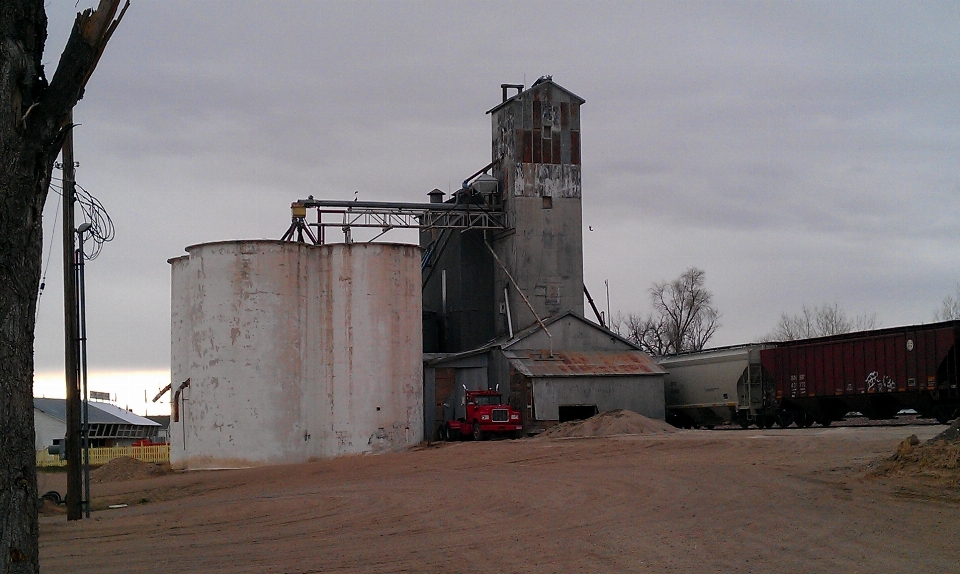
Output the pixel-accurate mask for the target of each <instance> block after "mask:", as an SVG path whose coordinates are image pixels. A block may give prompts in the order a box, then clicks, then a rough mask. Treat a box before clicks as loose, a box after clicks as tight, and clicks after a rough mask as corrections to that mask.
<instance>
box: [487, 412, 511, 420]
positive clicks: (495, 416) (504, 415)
mask: <svg viewBox="0 0 960 574" xmlns="http://www.w3.org/2000/svg"><path fill="white" fill-rule="evenodd" d="M490 420H492V421H493V422H495V423H505V422H507V421H508V420H510V411H508V410H507V409H493V412H492V413H490Z"/></svg>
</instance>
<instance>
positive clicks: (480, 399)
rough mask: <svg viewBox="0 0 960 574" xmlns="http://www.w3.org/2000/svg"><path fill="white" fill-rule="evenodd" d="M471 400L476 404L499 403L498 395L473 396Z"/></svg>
mask: <svg viewBox="0 0 960 574" xmlns="http://www.w3.org/2000/svg"><path fill="white" fill-rule="evenodd" d="M473 401H474V402H475V403H476V404H478V405H499V404H500V395H493V396H490V395H480V396H477V397H473Z"/></svg>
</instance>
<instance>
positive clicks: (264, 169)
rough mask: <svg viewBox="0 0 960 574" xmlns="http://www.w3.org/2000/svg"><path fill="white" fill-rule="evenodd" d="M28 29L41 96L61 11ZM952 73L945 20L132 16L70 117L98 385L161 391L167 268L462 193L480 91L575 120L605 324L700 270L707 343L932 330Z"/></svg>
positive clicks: (950, 187) (713, 9)
mask: <svg viewBox="0 0 960 574" xmlns="http://www.w3.org/2000/svg"><path fill="white" fill-rule="evenodd" d="M48 10H49V11H50V16H51V41H50V45H49V47H48V53H47V57H46V58H45V60H46V62H47V66H48V73H52V66H54V65H55V63H56V61H57V59H58V57H57V56H58V53H59V50H60V49H61V48H62V45H63V39H64V38H65V36H66V33H67V31H68V30H69V26H70V22H71V20H72V13H73V12H74V7H73V3H72V2H65V3H58V4H57V5H51V6H49V7H48ZM958 60H960V7H958V6H957V5H956V4H955V3H949V2H943V3H933V2H921V3H897V2H890V3H870V4H869V5H867V4H862V3H845V2H844V3H792V2H764V3H757V2H724V3H703V2H640V3H616V2H600V3H591V4H583V3H574V2H569V3H554V2H543V3H540V2H493V3H480V4H476V5H466V4H461V3H444V2H437V3H423V2H403V3H357V2H352V3H341V2H319V3H318V2H282V3H281V2H270V3H257V2H201V3H197V2H172V1H164V2H157V1H154V2H150V1H141V2H135V3H134V5H133V6H132V7H131V9H130V11H129V12H128V14H127V17H126V18H125V20H124V22H123V23H122V25H121V26H120V28H119V29H118V31H117V33H116V35H115V37H114V38H113V40H112V42H111V45H110V46H109V48H108V49H107V52H106V53H105V55H104V57H103V60H102V61H101V64H100V68H99V69H98V70H97V72H96V74H95V75H94V76H93V78H92V80H91V83H90V85H89V87H88V89H87V94H86V97H85V99H84V100H83V101H82V102H81V103H80V105H79V106H78V108H77V112H76V113H77V120H78V121H79V122H80V123H81V124H83V125H82V126H81V127H80V128H79V129H78V131H77V134H76V137H77V157H78V159H79V160H80V162H81V169H80V171H79V173H78V178H79V180H80V182H81V183H82V184H83V185H84V186H85V187H86V188H87V189H90V190H91V191H93V192H94V193H95V194H97V196H98V197H100V199H101V200H102V201H103V203H104V204H105V205H106V206H107V208H108V209H109V210H110V213H111V215H112V216H113V218H114V220H115V221H116V223H117V229H118V233H117V239H116V241H115V242H114V243H112V244H110V245H108V246H107V247H106V248H105V250H104V253H103V255H102V256H101V258H100V259H98V260H96V261H95V262H93V263H91V265H90V266H89V267H88V273H89V277H90V279H89V292H88V297H89V301H90V303H89V304H90V336H91V343H90V345H91V346H90V360H91V366H94V367H99V368H163V367H165V366H167V364H168V361H169V342H168V337H169V285H168V283H169V269H168V266H167V264H166V259H168V258H170V257H174V256H177V255H179V254H181V253H182V252H183V248H184V247H185V246H187V245H190V244H193V243H198V242H202V241H214V240H222V239H234V238H247V237H279V235H280V234H281V233H282V232H283V231H284V230H285V229H286V226H287V224H288V223H289V212H288V206H289V203H290V201H292V200H293V199H296V198H298V197H304V196H306V195H308V194H313V195H315V196H317V197H329V198H348V197H352V196H353V192H354V191H355V190H356V191H359V193H360V195H361V197H363V198H365V199H379V200H405V201H420V200H423V199H425V193H426V192H427V191H429V190H430V189H432V188H434V187H440V188H441V189H444V190H446V189H447V188H448V187H456V186H457V185H458V183H459V182H460V181H461V180H462V179H463V178H464V177H466V176H467V175H469V174H470V173H472V172H473V171H475V170H476V169H478V168H480V167H482V166H483V165H484V164H486V163H487V162H488V161H489V157H490V126H489V118H488V116H486V115H485V114H484V112H485V111H486V110H488V109H489V108H491V107H493V106H494V105H496V104H497V103H498V102H499V99H500V88H499V85H500V83H503V82H525V83H526V84H528V85H529V84H530V83H532V81H533V80H535V79H536V77H537V76H539V75H541V74H553V75H554V78H555V79H556V80H557V81H558V82H559V83H560V84H561V85H563V86H565V87H567V88H569V89H570V90H572V91H574V92H575V93H577V94H579V95H581V96H582V97H584V98H586V100H587V103H586V104H585V106H584V108H583V146H584V148H583V160H584V176H583V177H584V197H583V201H584V224H585V225H592V226H593V227H594V229H595V231H594V232H587V233H585V234H584V241H585V264H584V265H585V277H586V281H587V284H588V287H590V289H591V291H592V292H593V294H594V296H595V297H596V296H597V293H598V292H602V289H603V281H604V279H609V281H610V286H611V306H612V307H613V310H614V312H616V311H617V310H620V311H623V312H630V311H643V310H645V309H646V308H647V304H648V302H647V296H646V288H647V286H648V285H649V284H650V283H651V282H652V281H655V280H660V279H669V278H671V277H673V276H675V275H676V274H678V273H680V272H682V271H683V270H684V269H685V268H687V267H689V266H691V265H696V266H699V267H702V268H704V269H706V270H707V283H708V286H709V287H710V288H712V289H713V290H714V292H715V295H716V298H717V301H718V303H719V305H720V307H721V310H722V311H723V313H724V327H723V328H721V330H720V331H719V333H718V336H717V342H718V343H720V344H732V343H739V342H745V341H747V340H750V339H753V338H755V337H757V336H760V335H763V334H765V333H766V332H768V331H770V330H771V329H772V327H773V326H774V324H775V323H776V320H777V318H778V317H779V314H780V313H781V312H782V311H787V312H793V311H796V310H797V309H799V307H800V305H801V304H803V303H810V304H816V303H820V302H824V301H830V302H832V301H837V302H839V303H840V304H842V305H844V306H845V307H847V308H848V309H849V310H850V311H851V312H854V313H861V312H868V313H869V312H874V311H875V312H877V314H878V317H879V318H880V319H881V321H882V322H883V324H884V325H887V326H892V325H895V324H905V323H914V322H921V321H927V320H930V319H932V314H933V310H934V309H935V308H936V307H937V305H938V303H939V301H940V299H942V297H943V296H944V295H946V294H947V293H949V292H952V291H953V290H954V288H955V284H956V281H957V279H958V278H960V271H958V269H957V265H956V261H958V260H960V246H958V245H957V242H956V231H955V230H956V226H957V225H956V224H957V221H958V220H960V201H958V199H960V191H958V190H960V162H958V161H957V157H960V117H958V115H957V114H956V102H957V101H960V78H958V68H957V65H956V62H957V61H958ZM54 206H55V198H54V197H52V201H51V202H49V204H48V208H47V211H46V213H45V221H47V222H49V223H48V226H47V227H48V229H47V233H48V234H49V233H50V232H51V227H52V222H53V208H54ZM56 233H59V232H56ZM48 240H49V235H48ZM55 240H56V241H57V242H58V241H59V239H58V238H55ZM55 245H59V243H55ZM53 260H54V264H53V265H52V269H51V272H50V274H49V276H48V281H47V284H48V288H47V292H46V293H45V294H44V296H43V300H42V302H41V307H40V313H39V325H38V332H37V366H38V369H41V370H49V369H54V368H57V367H58V366H59V365H60V363H61V361H62V359H61V358H60V355H61V354H62V339H60V337H62V335H61V334H60V333H61V331H62V318H61V317H60V316H59V315H58V313H59V312H60V311H59V306H60V297H61V295H59V290H58V289H59V288H58V285H57V283H58V281H59V271H58V269H57V261H58V260H59V255H58V254H55V256H54V257H53ZM600 298H602V296H601V297H600Z"/></svg>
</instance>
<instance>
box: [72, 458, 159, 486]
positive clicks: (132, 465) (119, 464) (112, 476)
mask: <svg viewBox="0 0 960 574" xmlns="http://www.w3.org/2000/svg"><path fill="white" fill-rule="evenodd" d="M169 472H170V468H169V466H167V465H161V464H155V463H152V462H143V461H141V460H137V459H135V458H133V457H129V456H122V457H120V458H115V459H113V460H111V461H110V462H108V463H107V464H105V465H103V466H101V467H100V468H98V469H96V470H94V471H92V472H91V473H90V482H91V484H92V483H101V482H120V481H124V480H137V479H140V478H151V477H154V476H162V475H164V474H167V473H169Z"/></svg>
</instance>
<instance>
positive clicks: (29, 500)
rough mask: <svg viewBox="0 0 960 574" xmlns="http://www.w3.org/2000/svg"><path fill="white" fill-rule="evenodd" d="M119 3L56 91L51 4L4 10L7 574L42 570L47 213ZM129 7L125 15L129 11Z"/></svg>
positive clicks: (9, 4)
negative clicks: (39, 383) (77, 111)
mask: <svg viewBox="0 0 960 574" xmlns="http://www.w3.org/2000/svg"><path fill="white" fill-rule="evenodd" d="M119 4H120V0H101V2H100V5H99V7H98V8H97V10H96V11H92V10H87V11H85V12H84V13H83V14H78V15H77V21H76V23H75V24H74V29H73V32H72V33H71V35H70V39H69V40H68V42H67V47H66V49H65V50H64V52H63V56H62V57H61V60H60V64H59V66H58V68H57V73H56V74H55V76H54V79H53V82H51V84H50V85H49V86H48V85H47V80H46V78H45V76H44V71H43V66H42V64H41V61H42V57H43V44H44V42H45V41H46V29H47V18H46V14H45V12H44V9H43V0H4V2H3V3H2V5H0V365H2V367H0V573H4V574H5V573H8V572H10V573H20V572H33V573H36V572H39V571H40V563H39V556H38V536H39V527H38V519H37V479H36V468H35V467H36V455H35V451H34V448H35V447H34V421H33V340H34V327H35V323H36V321H35V315H36V306H37V291H38V288H39V284H40V266H41V255H42V245H43V236H42V222H41V216H42V213H43V205H44V202H45V201H46V197H47V186H48V184H49V182H50V174H51V172H52V170H53V162H54V160H56V158H57V154H58V153H59V150H60V145H61V143H62V141H63V137H64V135H65V134H66V133H67V131H68V130H70V129H71V128H72V126H71V125H68V123H67V118H68V115H67V114H68V113H69V112H70V110H72V109H73V106H74V105H75V104H76V103H77V101H78V100H79V99H80V97H81V96H82V94H83V89H84V86H85V85H86V82H87V80H88V79H89V77H90V75H91V74H92V73H93V70H94V68H95V67H96V65H97V61H98V60H99V58H100V55H101V54H102V53H103V49H104V47H106V43H107V41H108V40H109V38H110V35H111V34H112V33H113V30H114V29H115V28H116V25H117V24H118V23H119V20H120V17H122V16H123V13H122V12H121V14H120V17H117V19H116V20H114V16H115V15H116V12H117V8H118V7H119ZM125 9H126V7H125V8H124V10H125Z"/></svg>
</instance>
